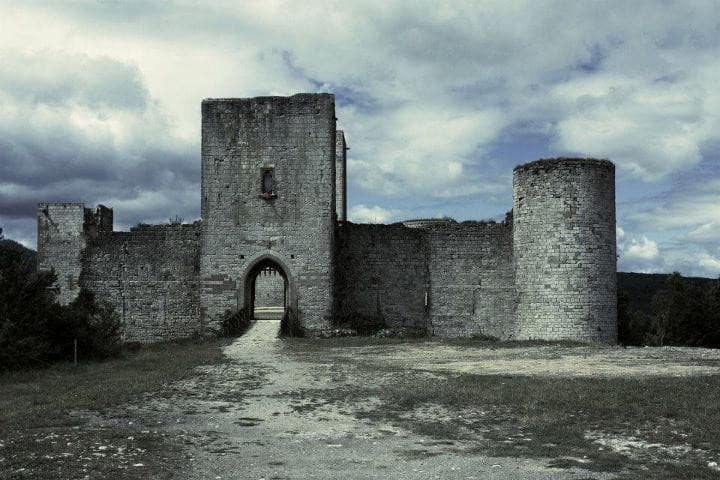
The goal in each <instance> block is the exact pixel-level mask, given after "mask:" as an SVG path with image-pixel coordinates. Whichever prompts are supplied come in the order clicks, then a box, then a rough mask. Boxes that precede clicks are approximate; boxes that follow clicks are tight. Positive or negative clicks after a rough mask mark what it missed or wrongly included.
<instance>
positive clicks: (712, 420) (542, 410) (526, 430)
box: [291, 338, 720, 479]
mask: <svg viewBox="0 0 720 480" xmlns="http://www.w3.org/2000/svg"><path fill="white" fill-rule="evenodd" d="M425 341H427V340H425ZM305 342H306V341H302V342H294V343H293V344H291V351H292V352H293V354H294V355H297V356H298V357H299V358H303V359H304V360H305V361H312V360H313V358H315V356H316V355H315V351H314V350H315V348H325V352H326V353H327V354H329V355H330V356H329V357H328V356H327V355H326V356H323V357H322V358H323V361H324V362H326V361H328V359H329V358H331V359H332V360H333V361H335V362H338V363H341V364H343V365H345V366H346V367H348V366H350V365H352V368H353V369H354V370H355V371H360V372H363V373H364V375H366V376H367V375H369V374H371V375H376V376H378V378H384V382H383V384H382V385H377V384H373V383H372V382H370V383H368V384H366V385H358V386H352V385H346V386H344V387H343V388H335V389H333V390H332V391H317V392H316V391H302V392H295V394H296V395H300V396H301V397H302V398H312V397H313V396H316V395H317V396H320V397H322V398H324V399H325V400H326V401H328V402H335V403H337V404H338V405H340V406H346V405H353V404H357V403H359V402H360V403H361V402H362V400H363V399H365V398H369V397H375V398H379V399H380V400H381V402H380V404H378V403H373V407H372V409H371V410H367V411H361V412H359V413H358V415H359V416H360V417H362V418H365V419H369V420H375V421H378V422H381V423H391V424H395V425H396V426H399V427H402V428H406V429H409V430H412V431H415V432H416V433H419V434H422V435H427V436H430V437H432V438H435V439H436V440H444V441H462V442H464V443H465V444H466V445H471V446H473V447H472V448H471V449H470V450H469V453H471V454H472V453H477V454H481V455H494V456H508V457H535V458H549V459H553V460H551V461H550V465H551V466H554V467H556V468H568V467H579V468H583V469H588V470H594V471H611V472H615V473H616V474H619V475H620V478H623V479H646V478H653V479H672V478H694V479H710V478H719V477H720V473H719V472H717V471H714V470H711V469H710V468H708V462H710V461H715V462H719V463H720V429H718V428H716V425H720V401H718V399H719V398H720V376H717V375H715V376H690V377H656V376H653V377H644V378H643V377H633V378H602V377H598V378H588V377H570V378H568V377H562V378H561V377H547V376H520V375H504V376H503V375H476V374H467V373H466V374H461V373H456V374H451V373H445V374H443V373H439V372H437V371H433V372H432V373H433V375H432V376H428V375H426V374H425V373H424V372H422V371H421V370H419V369H413V368H408V367H407V366H399V365H395V364H383V363H382V362H378V361H377V360H376V359H375V358H374V354H373V352H377V349H367V350H363V349H360V350H359V351H358V352H355V351H353V350H350V351H347V350H345V349H346V348H347V347H362V346H370V347H372V346H376V345H377V346H382V345H387V346H388V347H389V348H392V345H393V344H402V343H408V341H407V340H398V339H373V338H361V339H353V338H338V339H328V340H323V341H321V342H318V343H317V344H306V343H305ZM411 342H412V343H417V342H418V341H417V340H412V341H411ZM430 342H432V343H437V344H438V345H443V344H450V345H454V346H458V347H462V348H465V347H467V348H490V349H492V348H499V347H502V348H523V347H527V346H545V345H548V346H552V347H556V348H553V351H552V352H550V353H547V355H551V354H553V352H555V350H556V349H557V350H558V351H560V352H562V350H563V349H564V348H573V347H576V346H580V345H581V344H575V343H568V342H493V341H490V342H488V341H487V340H482V339H461V340H444V341H437V340H430ZM598 348H601V347H598ZM543 358H544V357H543V356H538V358H537V361H539V362H542V361H543ZM350 376H352V374H350ZM433 406H439V407H440V410H441V411H445V412H447V415H438V416H433V415H427V416H423V415H422V414H421V412H423V411H427V409H428V407H433ZM412 412H416V413H417V414H415V415H408V414H411V413H412ZM590 432H598V434H599V435H602V436H604V437H606V438H609V437H614V438H617V439H626V440H631V439H632V438H635V439H638V440H641V441H643V442H647V443H650V444H661V445H662V446H663V447H665V446H666V447H673V446H675V447H678V446H686V445H689V446H690V451H689V452H684V453H681V454H678V455H673V454H672V451H668V450H664V449H663V448H652V447H651V448H631V450H630V451H631V453H632V456H628V455H625V454H622V453H619V452H615V451H613V450H612V448H610V447H609V446H608V445H602V444H601V443H596V442H595V441H594V440H595V438H586V435H588V434H589V433H590ZM631 437H632V438H631Z"/></svg>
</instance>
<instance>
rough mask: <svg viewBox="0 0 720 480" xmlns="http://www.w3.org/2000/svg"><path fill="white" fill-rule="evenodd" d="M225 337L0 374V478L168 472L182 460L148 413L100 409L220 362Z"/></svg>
mask: <svg viewBox="0 0 720 480" xmlns="http://www.w3.org/2000/svg"><path fill="white" fill-rule="evenodd" d="M226 343H227V341H226V340H213V341H209V342H205V343H194V342H188V343H181V344H177V343H164V344H158V345H152V346H147V347H141V348H139V349H137V350H136V351H132V352H131V351H128V352H125V354H124V355H123V356H122V357H121V358H117V359H113V360H109V361H106V362H102V363H83V364H79V365H78V366H74V365H72V364H58V365H54V366H51V367H50V368H48V369H44V370H31V371H24V372H13V373H6V374H3V375H0V411H2V416H1V417H0V478H83V477H85V476H88V475H89V476H90V477H95V476H100V477H102V478H112V477H122V478H148V477H154V478H169V477H170V475H171V472H173V471H174V470H175V469H177V468H178V466H179V465H180V464H181V463H182V462H181V461H180V460H181V459H179V458H177V456H178V455H179V451H180V450H179V448H177V445H175V440H174V439H172V438H170V437H168V436H167V435H166V434H165V433H163V432H162V431H159V430H158V427H159V425H158V424H157V422H156V421H155V420H154V419H151V418H144V419H142V418H133V417H132V416H130V415H128V416H127V418H123V417H122V414H121V415H118V414H117V413H118V412H114V414H113V415H112V417H113V418H112V420H106V419H104V418H103V412H105V411H107V410H108V409H111V408H115V407H119V406H121V405H122V404H124V403H126V402H129V401H130V400H132V399H135V398H137V397H138V396H140V395H142V394H150V393H152V394H158V393H160V394H162V392H163V391H164V390H165V389H167V388H168V386H169V385H170V384H171V383H173V382H175V381H177V380H181V379H183V378H186V377H188V376H190V375H192V373H193V371H194V368H195V367H196V366H198V365H203V364H211V363H219V362H221V361H223V358H224V357H223V355H222V351H221V348H220V347H221V346H222V345H225V344H226Z"/></svg>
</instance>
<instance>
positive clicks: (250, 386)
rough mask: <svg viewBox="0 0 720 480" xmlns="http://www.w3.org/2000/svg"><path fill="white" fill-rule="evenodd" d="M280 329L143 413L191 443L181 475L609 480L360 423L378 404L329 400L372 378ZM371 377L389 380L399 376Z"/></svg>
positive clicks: (256, 332) (263, 325) (249, 340)
mask: <svg viewBox="0 0 720 480" xmlns="http://www.w3.org/2000/svg"><path fill="white" fill-rule="evenodd" d="M278 326H279V324H278V322H276V321H259V322H257V324H256V325H255V326H254V327H253V328H252V330H251V331H250V332H248V333H247V334H246V335H245V336H243V337H241V338H239V339H238V340H237V341H235V342H234V343H233V344H232V345H230V346H228V347H226V351H225V353H226V355H227V356H228V357H229V358H230V360H231V362H229V363H228V364H225V365H221V366H218V367H207V368H204V369H203V371H202V373H201V374H200V375H199V376H198V377H197V378H196V379H192V380H190V381H187V382H184V383H182V384H180V385H176V386H175V392H176V393H175V394H174V395H173V396H171V397H170V398H166V399H151V400H150V402H149V403H147V404H145V405H144V406H142V407H139V408H141V410H144V411H145V412H146V413H152V414H154V415H157V414H160V415H162V416H163V417H164V418H165V419H166V421H165V422H164V423H165V424H168V423H169V424H171V425H172V426H171V427H169V430H171V431H172V432H173V433H174V434H176V435H179V436H180V437H181V438H182V439H183V440H184V443H186V445H187V448H188V453H187V455H188V457H189V460H190V465H191V468H190V469H189V470H187V471H183V472H181V474H180V475H179V476H178V477H177V478H190V479H208V478H209V479H229V478H243V479H268V480H269V479H306V478H316V479H335V478H343V479H354V478H357V479H360V478H398V479H403V478H407V479H425V478H427V479H430V478H443V479H473V478H475V479H480V478H483V479H517V478H527V479H551V478H552V479H581V478H582V479H588V478H612V476H610V475H607V474H598V473H593V472H589V471H587V470H579V469H577V470H576V469H572V468H570V469H567V468H566V469H557V468H550V467H548V463H549V460H550V459H547V460H543V459H525V458H492V457H485V456H482V455H481V454H478V453H477V450H476V449H475V450H473V447H474V445H473V444H471V443H466V442H463V441H457V440H453V441H438V440H437V439H433V438H431V437H426V436H422V435H418V434H416V433H413V432H410V431H405V430H403V429H400V428H397V427H395V426H393V425H389V424H384V423H382V422H378V421H371V420H366V419H359V418H358V415H357V414H358V413H367V412H369V411H370V412H371V411H372V408H373V401H374V399H373V398H358V399H356V401H353V402H338V401H330V400H329V398H331V397H333V394H334V392H335V391H337V390H338V389H343V388H350V387H353V386H357V385H359V384H360V385H361V384H363V383H364V382H368V381H370V380H371V379H373V372H372V371H367V370H366V369H362V368H357V367H356V365H354V363H353V362H352V361H350V358H349V357H348V358H346V359H345V361H344V362H343V361H339V360H338V358H331V357H330V356H328V357H327V359H324V358H323V354H322V353H311V354H309V356H310V357H311V358H310V359H309V360H310V361H306V360H304V359H303V356H302V355H300V356H298V355H297V354H295V353H293V352H292V351H289V349H288V347H287V344H286V342H283V341H282V340H279V339H277V338H276V332H277V330H278ZM373 348H374V347H369V348H367V349H366V352H364V353H367V352H368V351H369V352H372V350H373ZM349 352H351V353H353V351H352V349H350V350H349ZM357 353H360V352H357ZM399 358H401V359H402V358H405V357H402V355H401V356H400V357H399ZM430 374H432V373H430ZM374 380H375V381H378V382H380V383H382V382H383V381H392V375H390V376H388V375H385V376H384V377H383V378H380V379H377V378H375V379H374ZM319 392H320V393H319ZM322 392H326V394H323V393H322ZM138 413H142V412H138ZM360 416H361V417H362V415H360Z"/></svg>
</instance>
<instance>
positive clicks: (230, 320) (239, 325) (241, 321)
mask: <svg viewBox="0 0 720 480" xmlns="http://www.w3.org/2000/svg"><path fill="white" fill-rule="evenodd" d="M248 313H249V312H248V309H247V308H242V309H240V310H237V311H235V310H226V311H225V313H224V314H223V318H222V335H223V336H224V337H239V336H240V335H242V334H244V333H245V332H247V331H248V330H249V329H250V327H251V326H252V315H249V314H248Z"/></svg>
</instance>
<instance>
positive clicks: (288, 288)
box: [242, 254, 298, 335]
mask: <svg viewBox="0 0 720 480" xmlns="http://www.w3.org/2000/svg"><path fill="white" fill-rule="evenodd" d="M268 277H275V278H274V280H275V281H281V282H282V293H279V292H277V291H275V292H268V291H263V290H259V289H258V286H261V287H262V283H268V284H269V283H270V282H265V280H268ZM278 277H279V278H278ZM259 281H260V282H261V283H260V284H259ZM271 288H273V289H276V288H277V287H276V286H271ZM242 298H243V305H242V307H243V308H245V311H246V312H247V313H248V314H249V315H251V316H252V318H253V320H264V319H268V318H275V319H279V320H280V331H279V333H280V335H293V334H296V333H297V331H298V328H297V320H296V311H297V309H296V308H295V307H296V305H297V291H296V290H295V282H294V281H293V278H292V276H291V275H290V269H289V268H288V267H287V265H286V264H285V263H284V262H283V261H282V260H280V259H279V258H278V257H276V256H275V255H272V254H263V255H261V256H259V257H257V258H255V259H253V260H252V261H251V262H250V264H249V265H248V267H247V268H246V269H245V274H244V275H243V292H242ZM270 299H274V301H273V300H270ZM266 300H268V301H271V302H272V303H278V300H281V303H280V305H273V307H279V308H274V309H272V310H266V309H264V308H259V307H268V306H269V305H267V303H268V301H266Z"/></svg>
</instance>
